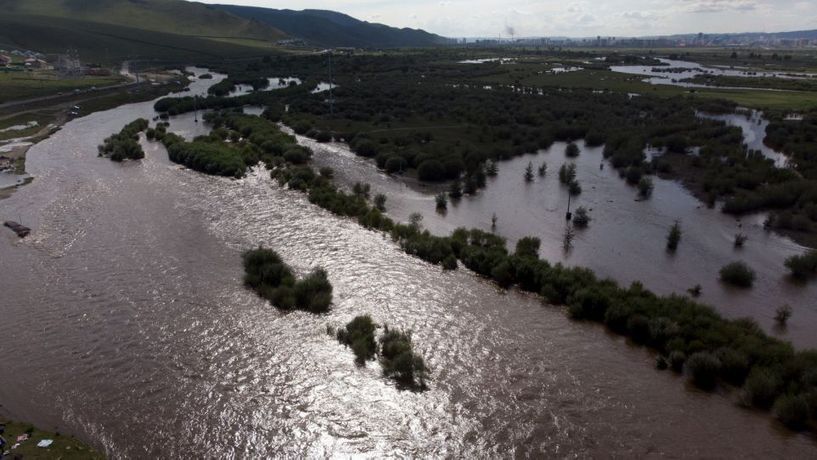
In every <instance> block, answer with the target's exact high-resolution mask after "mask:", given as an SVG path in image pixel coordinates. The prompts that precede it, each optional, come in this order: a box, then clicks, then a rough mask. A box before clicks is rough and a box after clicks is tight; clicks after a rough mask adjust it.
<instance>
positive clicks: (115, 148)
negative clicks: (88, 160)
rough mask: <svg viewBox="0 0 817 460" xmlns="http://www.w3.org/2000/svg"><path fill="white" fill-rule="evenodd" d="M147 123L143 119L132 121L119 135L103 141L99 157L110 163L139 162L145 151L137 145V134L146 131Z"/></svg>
mask: <svg viewBox="0 0 817 460" xmlns="http://www.w3.org/2000/svg"><path fill="white" fill-rule="evenodd" d="M147 127H148V121H147V120H145V119H144V118H140V119H138V120H134V121H132V122H130V123H128V124H127V125H125V127H124V128H122V130H121V131H119V133H117V134H114V135H113V136H110V137H108V138H106V139H105V141H104V142H103V144H102V145H100V146H99V156H101V157H102V156H104V157H108V158H110V159H111V160H112V161H117V162H119V161H123V160H126V159H127V160H141V159H142V158H144V157H145V151H144V150H142V146H141V145H139V133H140V132H142V131H144V130H146V129H147Z"/></svg>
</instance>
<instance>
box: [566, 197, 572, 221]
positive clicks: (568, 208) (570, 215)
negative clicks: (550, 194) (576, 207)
mask: <svg viewBox="0 0 817 460" xmlns="http://www.w3.org/2000/svg"><path fill="white" fill-rule="evenodd" d="M571 197H572V195H571V194H570V193H568V194H567V214H565V219H566V220H568V221H569V220H570V219H571V218H572V217H573V215H572V214H571V213H570V198H571Z"/></svg>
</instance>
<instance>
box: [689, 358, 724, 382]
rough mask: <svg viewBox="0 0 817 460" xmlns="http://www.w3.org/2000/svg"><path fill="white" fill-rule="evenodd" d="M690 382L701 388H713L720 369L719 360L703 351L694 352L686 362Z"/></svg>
mask: <svg viewBox="0 0 817 460" xmlns="http://www.w3.org/2000/svg"><path fill="white" fill-rule="evenodd" d="M686 366H687V370H688V371H689V374H690V378H691V379H692V382H693V383H694V384H695V385H696V386H697V387H698V388H700V389H702V390H707V391H709V390H712V389H713V388H715V383H716V382H717V378H718V374H719V373H720V370H721V362H720V360H719V359H718V358H717V357H716V356H714V355H713V354H711V353H709V352H705V351H701V352H698V353H694V354H693V355H692V356H690V357H689V359H688V360H687V362H686Z"/></svg>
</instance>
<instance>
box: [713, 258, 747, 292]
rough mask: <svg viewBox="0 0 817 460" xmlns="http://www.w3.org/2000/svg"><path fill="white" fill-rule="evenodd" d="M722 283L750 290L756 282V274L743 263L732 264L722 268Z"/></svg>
mask: <svg viewBox="0 0 817 460" xmlns="http://www.w3.org/2000/svg"><path fill="white" fill-rule="evenodd" d="M720 278H721V281H723V282H724V283H727V284H731V285H732V286H737V287H740V288H750V287H752V284H753V283H754V282H755V272H754V270H752V269H751V268H749V267H748V266H747V265H746V264H745V263H743V262H732V263H730V264H727V265H725V266H724V267H723V268H721V271H720Z"/></svg>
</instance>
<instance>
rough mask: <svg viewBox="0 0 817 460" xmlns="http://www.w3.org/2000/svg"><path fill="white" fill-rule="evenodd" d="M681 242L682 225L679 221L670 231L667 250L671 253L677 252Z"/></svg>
mask: <svg viewBox="0 0 817 460" xmlns="http://www.w3.org/2000/svg"><path fill="white" fill-rule="evenodd" d="M680 242H681V223H680V222H678V221H677V220H676V221H675V223H674V224H672V227H670V229H669V234H668V235H667V250H668V251H670V252H675V251H676V250H677V249H678V243H680Z"/></svg>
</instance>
